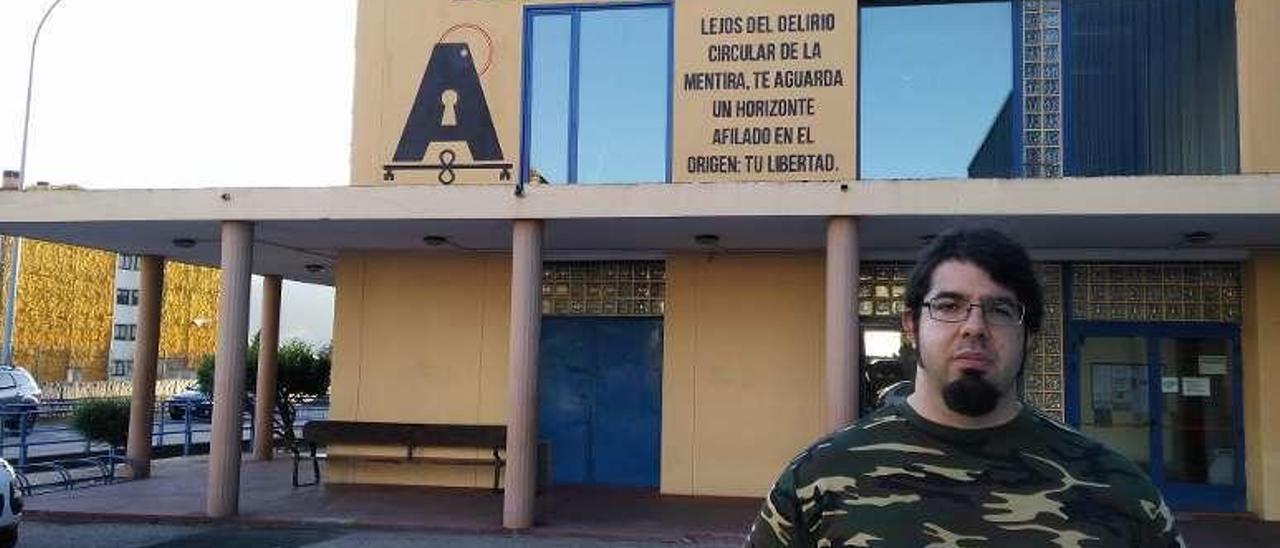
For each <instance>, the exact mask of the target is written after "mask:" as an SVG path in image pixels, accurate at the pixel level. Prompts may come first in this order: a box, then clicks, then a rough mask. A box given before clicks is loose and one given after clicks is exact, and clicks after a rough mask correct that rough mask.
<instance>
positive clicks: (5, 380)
mask: <svg viewBox="0 0 1280 548" xmlns="http://www.w3.org/2000/svg"><path fill="white" fill-rule="evenodd" d="M15 386H18V381H16V380H14V378H13V374H12V373H0V389H4V388H13V387H15Z"/></svg>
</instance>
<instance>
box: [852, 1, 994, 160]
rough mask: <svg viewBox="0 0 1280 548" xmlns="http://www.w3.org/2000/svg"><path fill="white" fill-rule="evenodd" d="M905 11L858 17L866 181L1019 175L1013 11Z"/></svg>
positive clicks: (868, 8)
mask: <svg viewBox="0 0 1280 548" xmlns="http://www.w3.org/2000/svg"><path fill="white" fill-rule="evenodd" d="M902 4H903V2H866V1H864V2H863V3H862V7H861V9H860V10H859V12H858V18H859V28H860V38H859V40H860V45H859V49H858V52H859V57H860V64H861V76H860V79H859V93H858V97H859V118H858V126H859V127H858V135H859V137H858V155H859V177H860V178H863V179H925V178H953V177H954V178H963V177H969V176H975V177H992V176H1011V175H1012V167H1011V166H1012V164H1013V142H1012V141H1013V139H1012V135H1013V125H1012V124H1013V113H1012V109H1011V108H1010V101H1011V93H1012V91H1013V75H1014V70H1013V12H1012V7H1011V5H1010V3H1009V2H1008V1H998V2H994V1H993V2H955V3H944V2H931V3H927V4H924V3H921V4H920V5H902Z"/></svg>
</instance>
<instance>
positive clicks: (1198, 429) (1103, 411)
mask: <svg viewBox="0 0 1280 548" xmlns="http://www.w3.org/2000/svg"><path fill="white" fill-rule="evenodd" d="M1071 330H1072V332H1073V334H1074V336H1073V337H1072V340H1071V361H1070V362H1069V367H1070V373H1069V375H1068V384H1067V389H1068V398H1069V400H1071V401H1074V402H1076V405H1074V406H1071V407H1069V408H1068V409H1067V411H1068V413H1067V419H1068V422H1070V423H1071V424H1073V425H1074V426H1076V427H1077V428H1079V429H1080V430H1081V431H1083V432H1085V433H1086V434H1089V435H1090V436H1092V437H1094V438H1096V439H1100V440H1101V441H1103V442H1106V443H1107V444H1108V445H1110V446H1111V447H1112V448H1113V449H1116V450H1117V451H1119V452H1121V453H1122V454H1124V455H1125V456H1127V457H1129V458H1130V459H1132V460H1133V461H1134V462H1136V463H1137V464H1138V465H1139V466H1141V467H1143V468H1144V469H1145V470H1146V471H1147V473H1148V475H1150V476H1151V479H1152V480H1153V481H1154V482H1155V483H1156V486H1157V487H1159V488H1160V490H1161V491H1162V492H1163V494H1164V497H1165V499H1166V500H1167V501H1168V502H1169V505H1170V506H1171V507H1173V509H1174V510H1181V511H1212V512H1238V511H1243V510H1244V502H1245V490H1244V451H1243V445H1244V444H1243V421H1242V420H1241V416H1242V411H1241V400H1240V375H1241V374H1240V361H1239V355H1240V352H1239V345H1240V342H1239V340H1240V339H1239V337H1240V335H1239V329H1238V328H1237V327H1236V326H1233V325H1221V324H1196V323H1190V322H1188V323H1185V324H1174V325H1171V324H1137V323H1118V322H1117V323H1104V322H1075V323H1073V325H1072V328H1071Z"/></svg>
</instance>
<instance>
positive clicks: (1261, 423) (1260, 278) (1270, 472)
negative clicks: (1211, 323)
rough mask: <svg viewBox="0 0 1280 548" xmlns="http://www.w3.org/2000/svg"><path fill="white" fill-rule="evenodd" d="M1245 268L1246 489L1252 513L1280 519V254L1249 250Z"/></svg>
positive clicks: (1242, 344)
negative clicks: (1276, 418)
mask: <svg viewBox="0 0 1280 548" xmlns="http://www.w3.org/2000/svg"><path fill="white" fill-rule="evenodd" d="M1250 255H1251V257H1249V261H1248V263H1246V265H1245V271H1244V288H1243V289H1244V291H1242V292H1241V300H1242V301H1243V302H1242V304H1243V305H1244V306H1243V308H1244V310H1243V312H1244V318H1243V320H1244V321H1242V322H1241V328H1242V333H1241V336H1240V346H1241V350H1242V353H1243V354H1244V356H1243V366H1244V386H1243V390H1241V392H1243V394H1244V441H1245V459H1244V462H1245V493H1247V496H1248V508H1249V512H1250V513H1252V514H1254V515H1255V516H1258V517H1259V518H1261V519H1263V520H1266V521H1280V421H1277V420H1275V419H1274V418H1273V417H1275V416H1276V413H1277V411H1280V399H1277V398H1276V397H1275V394H1276V393H1277V392H1280V253H1278V252H1274V251H1268V252H1257V251H1255V252H1253V253H1251V254H1250Z"/></svg>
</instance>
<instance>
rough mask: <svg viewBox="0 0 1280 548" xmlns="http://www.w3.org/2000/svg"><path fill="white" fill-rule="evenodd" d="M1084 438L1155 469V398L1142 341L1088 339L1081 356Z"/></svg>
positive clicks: (1081, 404)
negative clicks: (1101, 443)
mask: <svg viewBox="0 0 1280 548" xmlns="http://www.w3.org/2000/svg"><path fill="white" fill-rule="evenodd" d="M1078 352H1079V362H1078V363H1079V364H1080V367H1079V368H1078V371H1077V378H1078V379H1079V381H1078V386H1079V387H1080V407H1079V413H1080V421H1079V428H1080V431H1081V432H1084V433H1085V434H1087V435H1089V436H1090V437H1092V438H1093V439H1096V440H1098V441H1101V442H1103V443H1106V444H1107V445H1109V446H1111V448H1112V449H1115V450H1116V451H1119V452H1120V454H1122V455H1124V456H1126V457H1129V460H1132V461H1133V462H1136V463H1138V465H1139V466H1141V467H1143V468H1150V467H1151V462H1152V459H1151V426H1152V420H1151V404H1150V403H1149V397H1148V396H1149V394H1150V392H1151V377H1150V374H1149V373H1150V366H1149V362H1150V360H1149V359H1148V356H1147V341H1146V339H1145V338H1143V337H1085V338H1084V340H1083V341H1082V344H1081V345H1080V348H1079V350H1078Z"/></svg>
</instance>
